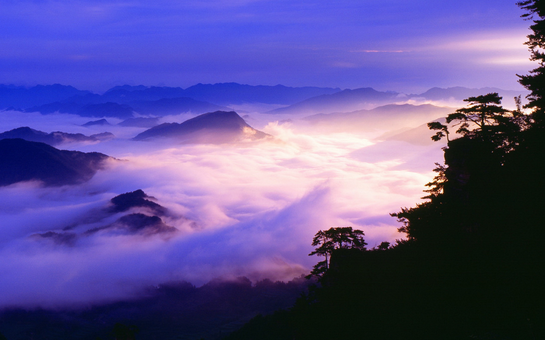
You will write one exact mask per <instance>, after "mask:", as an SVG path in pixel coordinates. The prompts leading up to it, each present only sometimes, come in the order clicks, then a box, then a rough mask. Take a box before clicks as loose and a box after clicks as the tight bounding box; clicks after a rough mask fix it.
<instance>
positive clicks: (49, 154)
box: [0, 138, 110, 186]
mask: <svg viewBox="0 0 545 340" xmlns="http://www.w3.org/2000/svg"><path fill="white" fill-rule="evenodd" d="M109 158H110V157H108V156H107V155H104V154H101V153H98V152H89V153H84V152H79V151H66V150H59V149H56V148H54V147H52V146H50V145H48V144H45V143H38V142H29V141H26V140H23V139H18V138H16V139H3V140H0V186H5V185H10V184H13V183H17V182H23V181H31V180H35V181H41V182H43V183H44V185H46V186H60V185H70V184H79V183H82V182H86V181H88V180H90V179H91V178H92V177H93V176H94V175H95V173H96V172H97V171H98V170H100V169H103V168H104V166H105V164H104V163H105V161H106V160H107V159H109Z"/></svg>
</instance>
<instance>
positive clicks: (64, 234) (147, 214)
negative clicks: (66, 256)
mask: <svg viewBox="0 0 545 340" xmlns="http://www.w3.org/2000/svg"><path fill="white" fill-rule="evenodd" d="M155 201H156V199H155V198H154V197H152V196H148V195H147V194H146V193H145V192H144V191H142V190H141V189H138V190H135V191H132V192H127V193H124V194H120V195H117V196H115V197H113V198H112V199H111V200H110V202H109V204H108V205H107V206H106V207H104V208H103V209H101V210H97V211H94V212H93V213H92V216H90V217H87V218H85V221H83V222H82V223H81V224H82V225H86V224H88V223H91V224H92V225H97V224H98V225H99V226H98V227H96V226H95V227H93V228H91V229H87V230H83V231H80V232H78V231H77V230H78V229H79V230H81V229H82V227H81V226H80V227H79V228H77V227H78V223H76V224H74V225H71V226H69V227H66V228H64V229H63V230H55V231H47V232H43V233H37V234H34V235H32V236H31V237H32V238H34V239H36V240H42V241H49V242H53V243H55V244H62V245H66V246H72V245H74V244H75V243H76V242H77V241H78V240H79V239H80V238H82V237H90V236H92V235H95V234H100V235H103V236H115V235H139V236H152V235H158V234H160V235H163V237H164V236H166V237H169V236H172V234H173V233H175V232H178V229H176V228H174V227H172V226H169V225H167V224H166V223H165V222H164V220H163V219H164V218H165V217H167V216H171V214H170V213H169V211H168V210H167V209H166V208H165V207H163V206H161V205H160V204H158V203H156V202H155ZM115 215H117V216H119V215H121V216H119V217H117V219H116V220H115V222H113V223H112V222H105V221H108V220H110V221H111V217H113V216H115ZM178 220H183V221H189V220H187V219H185V218H183V217H178ZM193 223H194V222H193ZM101 224H102V225H101ZM83 228H84V229H85V227H83Z"/></svg>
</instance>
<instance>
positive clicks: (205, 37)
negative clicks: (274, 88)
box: [0, 0, 532, 92]
mask: <svg viewBox="0 0 545 340" xmlns="http://www.w3.org/2000/svg"><path fill="white" fill-rule="evenodd" d="M522 13H523V12H522V10H520V9H519V8H518V7H517V6H516V5H515V0H458V1H429V0H426V1H424V0H412V1H408V0H339V1H335V2H332V1H325V0H312V1H310V0H296V1H293V0H290V1H287V0H229V1H227V0H185V1H166V0H156V1H147V0H146V1H144V0H108V1H103V0H92V1H90V0H89V1H87V0H70V1H67V0H0V70H1V72H0V83H13V84H17V85H34V84H38V83H41V84H51V83H62V84H70V85H74V86H76V87H78V88H81V89H90V90H95V91H103V90H105V89H107V88H109V87H111V86H114V85H120V84H124V83H128V84H133V85H137V84H144V85H166V86H181V87H187V86H190V85H193V84H195V83H198V82H202V83H216V82H231V81H232V82H239V83H246V84H252V85H257V84H264V85H275V84H279V83H280V84H284V85H287V86H304V85H316V86H332V87H341V88H357V87H365V86H372V87H375V88H377V89H380V90H388V89H389V90H397V91H405V92H418V91H423V90H425V89H427V88H429V87H432V86H442V87H446V86H455V85H460V86H468V87H483V86H497V87H502V88H505V89H518V88H519V85H518V84H517V83H516V79H517V78H516V76H515V74H516V73H526V72H527V70H529V69H530V68H531V66H532V65H531V63H529V62H528V52H527V50H526V48H525V46H524V45H522V43H523V42H524V40H525V35H526V34H527V33H528V29H527V27H528V26H529V22H527V21H524V20H522V19H521V18H520V15H521V14H522Z"/></svg>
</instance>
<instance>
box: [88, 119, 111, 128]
mask: <svg viewBox="0 0 545 340" xmlns="http://www.w3.org/2000/svg"><path fill="white" fill-rule="evenodd" d="M110 125H112V124H110V122H108V121H107V120H106V119H104V118H103V119H99V120H92V121H89V122H87V123H85V124H83V125H82V126H87V127H89V126H110Z"/></svg>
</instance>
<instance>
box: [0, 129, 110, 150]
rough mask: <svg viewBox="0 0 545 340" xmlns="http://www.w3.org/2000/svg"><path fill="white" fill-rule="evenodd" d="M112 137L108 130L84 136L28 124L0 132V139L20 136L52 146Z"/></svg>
mask: <svg viewBox="0 0 545 340" xmlns="http://www.w3.org/2000/svg"><path fill="white" fill-rule="evenodd" d="M114 137H115V136H114V135H113V134H111V133H109V132H104V133H100V134H95V135H91V136H85V135H83V134H81V133H66V132H60V131H55V132H51V133H45V132H43V131H38V130H34V129H31V128H29V127H28V126H25V127H20V128H16V129H13V130H10V131H6V132H3V133H0V139H7V138H21V139H24V140H27V141H31V142H40V143H46V144H49V145H52V146H57V145H60V144H63V143H73V142H98V141H100V140H104V139H111V138H114Z"/></svg>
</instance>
